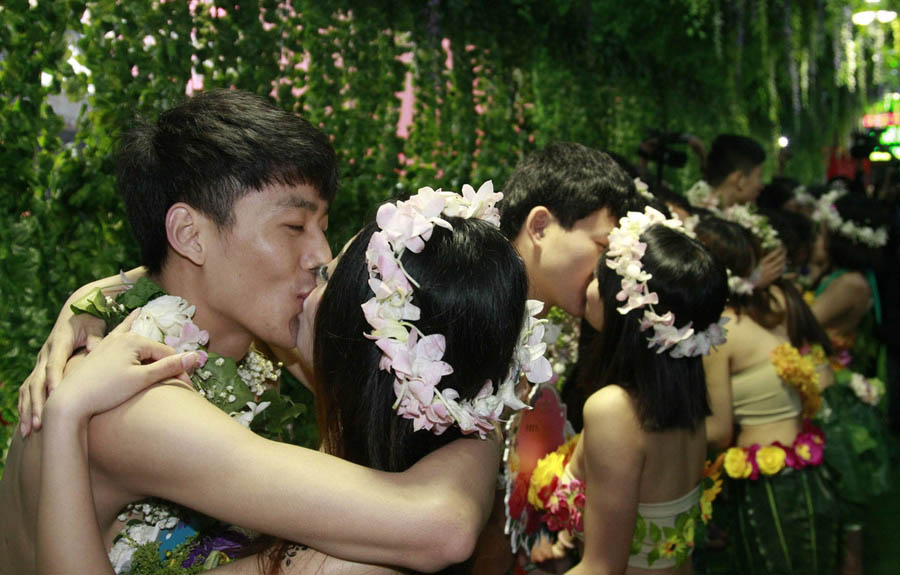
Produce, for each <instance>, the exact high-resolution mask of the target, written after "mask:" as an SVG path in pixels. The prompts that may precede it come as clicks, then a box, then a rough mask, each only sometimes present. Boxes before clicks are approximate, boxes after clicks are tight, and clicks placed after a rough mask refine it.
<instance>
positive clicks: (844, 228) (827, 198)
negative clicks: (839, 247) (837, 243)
mask: <svg viewBox="0 0 900 575" xmlns="http://www.w3.org/2000/svg"><path fill="white" fill-rule="evenodd" d="M846 194H847V190H842V189H838V190H831V191H830V192H828V193H826V194H823V195H822V197H821V198H819V201H818V202H817V203H816V208H815V210H814V211H813V215H812V218H813V220H814V221H816V222H818V223H824V224H825V225H826V226H827V227H828V229H829V230H831V231H833V232H834V233H837V234H840V235H842V236H844V237H845V238H848V239H850V240H851V241H853V242H856V243H860V244H865V245H867V246H868V247H870V248H882V247H884V246H885V245H886V244H887V241H888V231H887V228H886V227H884V226H882V227H880V228H878V229H874V228H872V227H871V226H861V225H859V224H857V223H856V222H854V221H853V220H845V219H844V218H842V217H841V214H840V212H838V210H837V207H836V206H835V202H836V201H838V199H839V198H841V197H842V196H844V195H846Z"/></svg>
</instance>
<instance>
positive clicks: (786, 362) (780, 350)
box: [772, 343, 822, 417]
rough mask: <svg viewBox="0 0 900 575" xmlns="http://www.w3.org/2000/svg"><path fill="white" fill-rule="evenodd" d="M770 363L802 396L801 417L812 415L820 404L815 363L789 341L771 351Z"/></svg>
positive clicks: (820, 397)
mask: <svg viewBox="0 0 900 575" xmlns="http://www.w3.org/2000/svg"><path fill="white" fill-rule="evenodd" d="M772 363H773V364H774V365H775V371H776V372H777V373H778V377H780V378H781V379H783V380H784V381H785V383H787V384H789V385H791V386H793V387H794V388H796V389H797V391H798V392H800V397H802V398H803V417H813V416H815V415H816V413H818V411H819V408H820V407H821V406H822V396H821V394H820V392H819V373H818V372H817V371H816V364H815V361H814V360H813V358H812V357H811V356H809V355H802V354H801V353H800V351H799V350H798V349H797V348H796V347H794V346H792V345H791V344H789V343H783V344H781V345H779V346H778V347H776V348H775V349H774V350H773V351H772Z"/></svg>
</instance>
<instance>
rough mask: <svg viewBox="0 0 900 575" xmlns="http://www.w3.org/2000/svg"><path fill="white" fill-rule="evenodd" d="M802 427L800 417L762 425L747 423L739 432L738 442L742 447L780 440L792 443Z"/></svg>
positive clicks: (788, 443) (786, 443)
mask: <svg viewBox="0 0 900 575" xmlns="http://www.w3.org/2000/svg"><path fill="white" fill-rule="evenodd" d="M801 429H803V423H802V421H801V420H800V417H793V418H791V419H784V420H782V421H773V422H772V423H763V424H761V425H746V426H744V427H742V428H741V430H740V432H739V433H738V437H737V444H738V445H739V446H740V447H750V446H751V445H753V444H759V445H762V446H765V445H769V444H771V443H773V442H775V441H778V442H781V443H783V444H784V445H791V444H792V443H794V439H795V438H796V437H797V434H798V433H800V430H801Z"/></svg>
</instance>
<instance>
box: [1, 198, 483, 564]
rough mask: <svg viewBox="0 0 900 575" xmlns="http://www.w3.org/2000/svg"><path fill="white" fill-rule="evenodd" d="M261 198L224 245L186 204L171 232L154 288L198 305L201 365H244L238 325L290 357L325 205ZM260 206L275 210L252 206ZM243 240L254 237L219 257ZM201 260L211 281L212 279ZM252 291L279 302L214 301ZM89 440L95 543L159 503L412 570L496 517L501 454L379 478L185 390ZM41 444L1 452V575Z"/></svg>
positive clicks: (161, 388)
mask: <svg viewBox="0 0 900 575" xmlns="http://www.w3.org/2000/svg"><path fill="white" fill-rule="evenodd" d="M300 188H303V186H301V187H300ZM269 192H271V194H270V195H268V196H267V195H266V194H267V193H268V192H266V191H263V192H259V193H258V194H256V195H252V196H247V197H244V198H242V199H241V200H239V201H238V202H237V203H236V207H235V213H236V214H237V223H236V224H235V226H236V228H235V229H233V230H231V231H230V235H228V236H227V237H223V236H222V235H220V234H219V231H218V229H217V228H216V227H215V226H214V224H212V222H210V221H208V220H204V217H203V216H202V214H198V213H196V212H192V211H191V210H189V209H184V208H183V206H184V205H183V204H182V205H176V206H174V207H173V209H172V210H170V217H169V218H167V226H170V227H167V232H168V234H169V241H170V246H171V250H170V255H172V254H173V253H174V254H175V255H174V256H173V259H172V260H171V262H170V263H167V267H166V268H164V271H163V275H162V277H160V278H157V279H158V280H159V281H160V283H161V285H162V286H163V287H164V288H165V289H167V290H168V291H169V292H170V293H178V294H179V295H182V296H183V297H186V298H187V299H188V300H189V301H191V302H192V303H194V304H195V305H197V307H198V309H197V315H196V316H195V320H196V321H197V323H198V324H199V325H202V326H203V327H204V328H206V329H209V330H210V349H211V351H216V352H219V353H223V354H231V355H238V356H242V355H243V354H244V353H246V347H247V346H248V345H249V343H250V341H251V340H252V339H253V333H254V332H253V331H251V330H250V329H247V326H246V325H244V324H248V325H250V326H252V327H253V329H254V330H259V331H261V332H264V331H265V330H269V332H268V333H269V334H270V335H271V336H272V337H271V339H270V341H273V342H274V343H276V344H278V345H282V346H285V345H287V346H293V344H294V341H295V338H296V336H297V329H298V326H299V321H295V320H296V314H297V312H298V311H299V310H300V309H302V302H303V299H305V297H306V295H308V294H309V292H310V291H311V290H312V289H313V287H314V286H315V283H316V280H315V271H314V270H315V268H316V267H318V264H320V263H322V262H323V261H325V260H327V259H328V257H329V256H330V254H329V253H328V247H327V242H325V240H324V227H325V225H327V206H324V205H321V204H318V205H316V204H315V202H314V201H313V200H314V199H315V196H314V195H311V194H310V190H309V189H277V190H269ZM295 195H299V197H293V196H295ZM261 198H262V199H265V198H269V199H270V200H272V201H273V202H274V204H275V205H276V206H277V208H275V209H272V208H271V206H270V204H267V203H265V202H263V203H262V204H258V203H253V202H254V200H257V201H258V200H260V199H261ZM244 200H247V201H249V202H251V203H250V204H242V203H241V202H244ZM308 202H311V203H308ZM242 214H243V215H244V216H248V217H243V216H242ZM260 217H262V218H267V217H268V218H269V220H268V224H269V225H265V226H260V225H258V222H259V221H260V220H259V218H260ZM292 228H300V230H298V229H292ZM301 230H302V231H301ZM242 234H249V236H248V237H245V238H244V240H242V242H241V243H240V244H239V245H236V244H234V243H230V242H232V241H234V240H235V238H238V237H242ZM254 234H257V235H256V236H254ZM260 234H261V235H260ZM254 237H255V240H254V239H253V238H254ZM251 240H252V241H251ZM254 242H256V243H254ZM172 250H174V251H172ZM270 258H276V259H270ZM278 258H285V261H282V260H281V259H278ZM211 261H215V262H217V264H218V266H219V270H218V271H210V272H207V270H206V268H205V266H206V265H207V264H208V263H209V262H211ZM238 261H244V262H250V263H252V264H253V267H252V268H251V269H253V270H254V274H251V275H246V276H242V277H232V276H229V274H228V273H226V271H225V270H227V269H234V263H235V262H238ZM263 264H265V265H263ZM248 265H249V264H248ZM170 266H172V267H170ZM167 273H171V274H172V276H171V277H169V276H168V275H167ZM260 280H262V281H263V282H264V284H265V285H266V286H268V287H267V288H266V289H267V290H268V288H269V287H271V291H270V292H268V293H267V295H269V296H270V298H274V297H278V301H277V302H275V301H269V304H270V307H266V305H265V303H263V302H265V301H268V300H267V299H266V298H256V299H255V300H251V299H250V298H249V297H248V296H246V295H241V294H240V289H238V288H241V289H243V288H245V287H246V286H235V292H233V293H232V292H229V291H228V290H225V289H224V288H225V286H226V285H227V284H228V283H229V282H230V283H232V284H234V283H235V282H238V283H241V282H243V283H249V282H253V281H260ZM257 291H258V292H261V291H262V290H261V289H258V290H257ZM207 295H208V296H209V297H207ZM235 297H237V300H235V299H234V298H235ZM257 300H261V301H257ZM201 304H202V305H201ZM273 310H280V311H278V313H274V312H273ZM200 318H203V319H200ZM219 335H221V337H219ZM285 342H287V343H285ZM73 363H74V360H73ZM59 389H62V387H61V386H58V389H57V392H58V391H59ZM51 397H52V395H51ZM173 406H177V409H173ZM87 438H88V440H87V453H88V455H89V458H90V461H89V464H90V466H89V470H90V483H89V486H90V489H91V493H90V498H92V499H93V510H94V513H95V516H96V519H97V523H98V524H99V527H100V531H101V534H102V535H103V540H104V542H105V543H106V545H109V543H110V542H111V540H112V537H113V536H114V534H115V533H116V532H117V531H118V530H119V527H120V526H119V525H118V524H117V522H116V515H117V514H118V512H119V510H120V509H121V508H122V507H123V506H124V505H125V504H127V503H130V502H134V501H137V500H140V499H144V498H146V497H148V496H155V497H161V498H164V499H169V500H172V501H175V502H178V503H180V504H183V505H185V506H187V507H190V508H193V509H196V510H198V511H201V512H204V513H207V514H209V515H212V516H215V517H217V518H219V519H222V520H224V521H227V522H231V523H234V524H237V525H243V526H246V527H249V528H251V529H255V530H258V531H261V532H267V533H271V534H273V535H276V536H279V537H282V538H285V539H288V540H293V541H303V542H304V543H306V544H308V545H310V546H314V547H316V548H317V549H320V550H322V551H325V552H328V553H330V554H333V555H336V556H340V557H345V558H347V559H350V560H356V561H368V562H372V563H384V564H392V565H402V566H405V567H409V568H412V569H415V570H418V571H433V570H437V569H440V568H442V567H444V566H446V565H448V564H451V563H455V562H458V561H461V560H463V559H465V558H466V557H468V556H469V554H471V551H472V548H473V547H474V543H475V540H476V539H477V535H478V533H479V531H480V530H481V527H482V526H483V524H484V521H485V520H486V518H487V510H489V509H490V506H491V502H492V498H493V495H494V483H495V474H496V468H497V465H498V461H499V449H498V444H497V442H496V441H470V440H460V441H456V442H454V443H452V444H450V445H448V446H446V447H444V448H442V449H440V450H438V451H436V452H435V453H432V454H430V455H429V456H428V457H426V458H424V459H423V460H421V461H419V462H418V463H417V464H416V465H415V466H413V467H412V468H410V469H409V470H408V471H406V472H404V473H398V474H390V473H383V472H377V471H374V470H371V469H367V468H364V467H360V466H356V465H353V464H350V463H348V462H345V461H342V460H340V459H337V458H334V457H331V456H328V455H325V454H323V453H319V452H317V451H313V450H308V449H302V448H298V447H293V446H289V445H284V444H279V443H276V442H271V441H267V440H265V439H262V438H261V437H259V436H257V435H254V434H253V433H251V432H250V431H249V430H247V429H246V428H244V427H243V426H241V425H240V424H238V423H236V422H235V421H234V420H232V419H231V418H229V417H228V416H227V415H226V414H224V413H223V412H221V411H219V410H218V409H216V408H214V407H213V406H212V405H211V404H209V403H208V402H207V401H205V400H204V399H203V398H201V397H200V395H199V394H197V393H196V392H194V391H193V390H192V389H189V388H188V387H187V386H185V385H183V384H164V385H157V386H154V387H151V388H149V389H146V390H143V391H140V392H139V393H138V394H137V395H135V397H133V398H131V399H129V400H127V401H125V402H124V403H123V404H121V405H119V406H117V407H114V408H112V409H110V410H109V411H106V412H104V413H102V414H101V415H98V416H97V417H94V418H93V419H91V421H90V424H89V425H88V426H87ZM43 441H44V438H43V437H42V435H41V434H34V433H32V434H31V435H30V436H29V437H28V438H26V439H23V438H22V437H21V436H16V438H15V439H14V440H13V443H12V445H11V447H10V451H9V455H8V458H7V463H6V469H5V473H4V476H3V479H2V482H0V509H3V510H4V512H3V514H2V516H0V572H10V573H33V572H34V571H35V568H36V566H35V564H34V558H35V547H34V544H35V540H36V539H37V534H36V529H37V525H36V518H37V517H38V497H39V489H38V487H39V485H40V481H41V459H42V450H43V445H42V444H43ZM173 446H177V449H173ZM450 462H452V464H451V463H450ZM212 484H215V485H216V489H210V488H209V486H210V485H212ZM88 499H89V497H84V500H88ZM311 517H312V518H315V520H309V518H311Z"/></svg>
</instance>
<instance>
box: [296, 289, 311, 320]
mask: <svg viewBox="0 0 900 575" xmlns="http://www.w3.org/2000/svg"><path fill="white" fill-rule="evenodd" d="M310 293H312V292H311V291H307V292H303V293H301V294H298V295H297V299H298V300H300V310H299V311H298V312H297V315H298V316H299V315H300V314H302V313H303V306H304V303H305V302H306V298H308V297H309V294H310Z"/></svg>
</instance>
